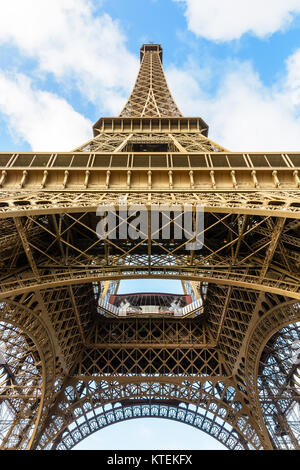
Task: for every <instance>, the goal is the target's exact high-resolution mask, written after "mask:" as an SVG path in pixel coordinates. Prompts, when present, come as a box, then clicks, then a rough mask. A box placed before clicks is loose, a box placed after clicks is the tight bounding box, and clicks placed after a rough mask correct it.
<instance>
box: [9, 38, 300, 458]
mask: <svg viewBox="0 0 300 470" xmlns="http://www.w3.org/2000/svg"><path fill="white" fill-rule="evenodd" d="M207 135H208V127H207V125H206V123H205V122H204V121H203V120H202V119H201V118H185V117H183V116H182V115H181V113H180V111H179V109H178V108H177V106H176V104H175V101H174V100H173V98H172V96H171V93H170V92H169V89H168V86H167V83H166V80H165V77H164V74H163V70H162V49H161V47H160V46H159V45H153V44H150V45H144V46H143V47H142V49H141V68H140V72H139V75H138V78H137V82H136V84H135V86H134V89H133V92H132V94H131V96H130V98H129V101H128V102H127V104H126V105H125V107H124V109H123V111H122V113H121V114H120V116H119V117H117V118H101V119H100V120H99V121H98V122H97V123H96V124H95V125H94V138H93V139H92V140H91V141H90V142H87V143H85V144H83V145H82V146H81V147H79V148H78V149H76V150H74V151H72V152H69V153H57V154H47V153H39V154H35V153H23V154H8V153H2V154H0V188H1V191H0V228H1V233H0V267H1V271H0V359H1V361H0V362H1V364H0V439H1V442H0V447H1V448H2V449H7V448H9V449H71V448H73V447H74V446H75V445H76V444H77V443H78V442H79V441H80V440H82V439H84V438H85V437H87V436H88V435H90V434H91V433H93V432H96V431H97V430H99V429H102V428H103V427H105V426H107V425H110V424H113V423H116V422H120V421H122V420H126V419H133V418H137V417H144V416H145V417H147V416H148V417H155V416H157V417H162V418H166V419H174V420H178V421H180V422H184V423H186V424H190V425H192V426H194V427H196V428H198V429H200V430H202V431H204V432H207V433H208V434H210V435H211V436H214V437H215V438H216V439H218V440H219V441H220V442H222V443H223V444H224V445H225V446H226V447H228V448H230V449H298V448H299V436H300V430H299V386H298V385H295V383H296V384H297V383H298V382H297V381H296V382H295V377H298V376H299V371H298V369H297V363H295V359H294V350H293V344H294V342H295V341H296V340H298V339H299V322H300V308H299V305H300V304H299V302H300V283H299V280H300V273H299V266H300V242H299V233H300V220H299V219H300V193H299V187H300V179H299V174H300V173H299V171H300V159H299V154H296V153H293V154H290V153H289V154H287V153H257V154H249V153H230V152H229V151H227V150H226V149H224V148H223V147H221V146H220V145H218V144H216V143H214V142H212V141H211V140H209V139H208V137H207ZM162 205H163V206H164V210H166V211H167V212H166V213H167V215H163V216H161V218H160V219H159V220H160V221H161V222H162V223H161V224H160V225H159V226H158V228H157V227H156V231H155V230H154V231H153V230H152V216H153V213H154V212H155V211H158V212H159V210H160V208H161V206H162ZM125 206H126V208H131V207H134V206H135V207H137V208H138V209H136V210H137V212H136V213H135V214H137V213H138V214H139V217H143V220H144V221H145V220H146V221H147V223H146V224H142V223H139V224H138V223H136V225H135V228H136V232H135V234H136V235H137V236H136V237H132V236H131V235H130V234H131V230H132V213H130V212H129V211H128V210H127V209H126V210H124V207H125ZM187 206H188V207H189V209H188V210H189V214H190V220H191V229H189V230H187V231H185V232H182V235H181V236H180V237H179V238H178V237H177V236H176V235H175V232H176V230H177V229H178V228H182V220H183V215H184V212H185V211H186V207H187ZM99 207H100V208H102V209H103V208H108V207H109V208H110V210H111V211H113V213H114V218H115V219H114V220H115V226H114V227H113V228H110V231H108V233H107V236H106V237H99V233H98V230H97V227H98V223H99V220H100V218H99V217H100V216H99V215H98V212H97V211H98V209H99ZM199 208H200V209H201V214H203V228H202V229H201V230H200V232H201V233H199V231H198V233H197V236H198V235H203V243H202V245H201V249H200V247H199V246H197V245H196V246H195V245H193V244H192V243H193V242H194V241H195V233H196V232H195V230H194V229H195V227H197V214H198V212H197V211H198V210H199ZM141 220H142V219H141ZM166 232H167V233H168V236H167V237H166V236H165V233H166ZM124 233H125V236H124ZM122 234H123V236H122ZM196 239H197V237H196ZM141 278H143V279H149V280H151V279H153V278H157V279H179V280H181V281H182V283H183V286H184V290H185V291H188V292H190V294H191V295H192V296H193V297H194V298H195V299H197V300H198V301H199V302H200V303H201V313H200V314H198V313H199V312H192V314H191V315H190V316H189V317H187V318H169V317H166V316H163V315H161V316H159V315H157V316H156V317H155V318H153V317H147V316H143V317H139V316H138V315H137V316H135V317H134V318H121V317H113V316H112V315H110V313H109V310H105V309H104V308H103V307H101V306H103V301H104V300H107V298H108V296H109V295H110V294H112V293H115V292H116V291H117V289H118V285H119V282H120V281H121V280H123V279H141ZM99 299H101V302H99ZM196 313H197V314H196Z"/></svg>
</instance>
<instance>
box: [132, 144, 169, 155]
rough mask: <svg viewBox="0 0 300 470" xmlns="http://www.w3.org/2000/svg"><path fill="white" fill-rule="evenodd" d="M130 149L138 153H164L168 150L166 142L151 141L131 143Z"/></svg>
mask: <svg viewBox="0 0 300 470" xmlns="http://www.w3.org/2000/svg"><path fill="white" fill-rule="evenodd" d="M132 151H133V152H134V153H140V152H147V153H153V152H162V153H166V152H168V144H167V143H158V144H156V143H153V144H152V143H151V144H146V143H145V144H138V143H135V144H132Z"/></svg>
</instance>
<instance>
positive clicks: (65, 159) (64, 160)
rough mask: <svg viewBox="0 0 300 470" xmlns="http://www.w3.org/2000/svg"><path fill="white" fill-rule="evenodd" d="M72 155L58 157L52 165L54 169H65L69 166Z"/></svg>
mask: <svg viewBox="0 0 300 470" xmlns="http://www.w3.org/2000/svg"><path fill="white" fill-rule="evenodd" d="M72 158H73V155H58V156H57V157H56V158H55V160H54V163H53V166H54V167H66V166H70V163H71V160H72Z"/></svg>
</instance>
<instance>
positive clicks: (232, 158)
mask: <svg viewBox="0 0 300 470" xmlns="http://www.w3.org/2000/svg"><path fill="white" fill-rule="evenodd" d="M227 158H228V160H229V164H230V166H231V167H246V166H247V163H246V161H245V158H244V157H243V155H228V156H227Z"/></svg>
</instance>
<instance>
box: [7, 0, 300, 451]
mask: <svg viewBox="0 0 300 470" xmlns="http://www.w3.org/2000/svg"><path fill="white" fill-rule="evenodd" d="M0 12H1V14H0V144H1V145H0V151H3V152H4V151H9V152H22V151H51V152H55V151H68V150H72V149H73V148H75V147H77V146H78V145H80V144H82V143H84V142H85V141H87V140H89V139H90V138H91V137H92V124H93V123H94V122H96V121H97V120H98V119H99V117H101V116H114V115H118V114H119V113H120V111H121V109H122V107H123V105H124V104H125V102H126V99H127V97H128V95H129V93H130V91H131V89H132V86H133V84H134V80H135V77H136V74H137V71H138V66H139V57H138V51H139V48H140V46H141V45H142V44H143V43H145V42H154V43H160V44H161V45H162V46H163V48H164V68H165V72H166V76H167V79H168V82H169V86H170V88H171V91H172V93H173V96H174V98H175V101H176V102H177V104H178V106H179V108H180V109H181V111H182V112H183V113H184V114H185V115H187V116H201V117H202V118H203V119H204V120H205V121H206V122H207V123H208V124H209V126H210V137H211V139H212V140H214V141H216V142H218V143H220V144H221V145H223V146H224V147H226V148H228V149H230V150H232V151H244V152H251V151H253V152H255V151H296V152H297V151H299V150H300V0H226V1H224V0H209V1H207V0H126V1H124V0H9V1H7V0H0ZM151 288H152V290H153V289H154V286H153V284H151ZM143 290H145V289H143ZM125 425H127V426H129V427H127V428H126V427H124V426H125ZM167 425H168V426H169V427H168V428H166V427H164V426H167ZM121 426H123V427H121ZM130 426H131V428H130ZM139 426H148V427H146V428H145V427H142V428H140V427H138V425H137V424H136V423H135V426H132V425H131V424H130V423H128V424H126V423H123V424H122V425H120V426H119V428H115V426H112V427H110V428H107V429H106V430H104V431H102V434H101V436H102V437H101V439H99V438H97V439H96V441H95V440H94V442H95V444H93V445H95V446H96V448H101V446H103V447H102V448H107V446H108V442H110V441H112V440H113V441H114V442H116V443H118V442H119V445H120V446H122V445H124V446H125V448H126V446H128V445H130V444H129V443H130V442H132V443H133V442H134V443H135V446H136V447H135V448H143V444H141V443H144V448H146V447H145V445H147V446H148V448H163V447H159V446H163V445H165V446H168V445H171V444H170V442H174V446H176V445H178V442H180V443H181V444H182V447H181V448H187V449H188V448H189V446H191V445H192V444H191V442H193V446H194V448H195V445H197V444H194V442H199V448H203V446H206V448H216V446H217V444H212V443H211V441H210V440H209V439H206V438H204V437H203V436H202V435H201V436H202V437H201V439H200V438H199V437H198V436H199V435H200V434H201V433H200V434H199V431H197V433H198V434H197V435H196V434H195V436H197V438H195V439H198V440H197V441H192V437H191V434H190V432H191V431H190V429H189V428H188V431H187V426H184V425H180V424H176V423H168V424H166V423H165V422H164V423H163V424H161V425H159V426H157V425H156V427H155V425H153V424H152V423H151V425H150V424H148V425H144V424H140V425H139ZM151 426H154V427H151ZM116 429H119V434H116ZM110 433H111V434H110ZM172 433H173V434H172ZM175 435H176V438H175V437H174V436H175ZM107 436H108V437H107ZM116 436H117V439H116ZM122 436H123V437H122ZM162 436H164V438H165V439H167V438H168V439H167V441H163V440H162ZM170 436H173V437H172V439H173V441H172V439H171V440H170ZM179 437H180V440H179ZM105 439H106V440H105ZM122 439H125V443H124V442H123V441H122ZM126 439H127V441H126ZM182 439H183V440H182ZM199 439H200V440H199ZM204 439H206V440H204ZM122 442H123V444H122ZM145 442H146V443H147V444H145ZM85 445H87V444H86V443H85ZM184 446H186V447H184ZM201 446H202V447H201ZM115 448H116V447H115ZM120 448H121V447H120ZM169 448H170V447H169ZM175 448H176V447H175Z"/></svg>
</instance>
